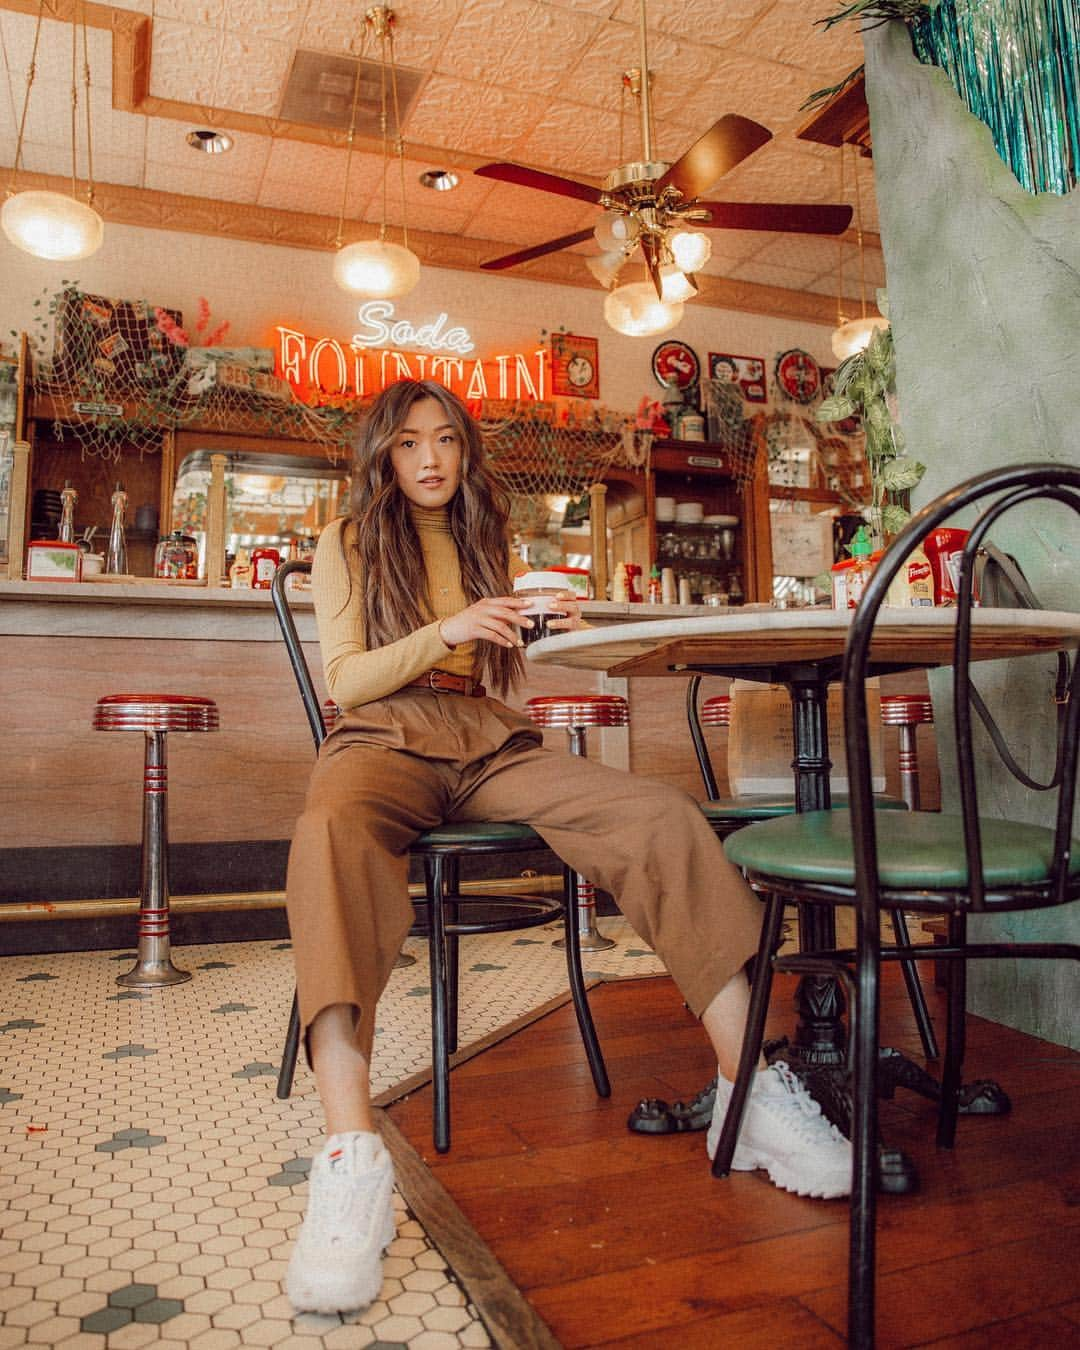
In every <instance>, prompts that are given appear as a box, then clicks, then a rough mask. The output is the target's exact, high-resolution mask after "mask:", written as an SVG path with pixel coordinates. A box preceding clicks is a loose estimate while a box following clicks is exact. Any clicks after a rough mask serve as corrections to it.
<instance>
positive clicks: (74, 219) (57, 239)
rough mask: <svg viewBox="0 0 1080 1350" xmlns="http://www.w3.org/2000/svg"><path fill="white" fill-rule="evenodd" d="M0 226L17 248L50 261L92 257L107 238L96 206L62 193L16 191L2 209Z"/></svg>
mask: <svg viewBox="0 0 1080 1350" xmlns="http://www.w3.org/2000/svg"><path fill="white" fill-rule="evenodd" d="M0 227H2V228H3V231H4V233H5V234H6V235H7V237H8V238H9V239H10V240H11V242H12V243H13V244H14V245H15V247H16V248H21V249H22V251H23V252H24V253H30V254H32V255H33V256H34V257H35V258H47V259H48V260H49V261H50V262H74V261H75V260H76V259H78V258H89V256H90V254H91V253H96V252H97V250H98V249H99V248H100V247H101V241H102V239H104V237H105V223H104V221H103V220H102V219H101V217H100V216H99V215H98V213H97V212H96V211H95V210H94V208H93V207H92V206H87V204H86V203H85V202H80V201H77V200H76V199H75V198H74V197H67V196H65V195H64V194H63V193H62V192H46V191H36V190H35V191H27V192H17V193H16V194H15V195H14V196H13V197H9V198H8V199H7V201H6V202H5V203H4V205H3V207H2V208H0Z"/></svg>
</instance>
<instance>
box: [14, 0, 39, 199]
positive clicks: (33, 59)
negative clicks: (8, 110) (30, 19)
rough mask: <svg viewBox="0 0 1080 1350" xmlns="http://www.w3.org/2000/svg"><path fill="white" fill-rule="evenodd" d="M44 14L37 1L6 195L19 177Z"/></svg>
mask: <svg viewBox="0 0 1080 1350" xmlns="http://www.w3.org/2000/svg"><path fill="white" fill-rule="evenodd" d="M44 14H45V0H38V12H37V22H36V24H35V25H34V46H33V49H32V50H31V52H30V65H29V68H28V69H27V72H26V93H25V94H24V95H23V105H22V115H21V116H20V117H19V137H18V140H17V141H16V142H15V161H14V163H13V164H12V166H11V179H10V180H9V183H8V195H9V196H13V195H14V193H15V180H16V179H17V178H18V175H19V164H20V162H21V161H22V149H23V135H24V133H25V131H26V114H27V111H28V110H29V108H30V89H31V87H32V86H33V83H34V79H35V77H36V75H37V54H38V42H39V41H40V39H41V20H42V18H43V17H44Z"/></svg>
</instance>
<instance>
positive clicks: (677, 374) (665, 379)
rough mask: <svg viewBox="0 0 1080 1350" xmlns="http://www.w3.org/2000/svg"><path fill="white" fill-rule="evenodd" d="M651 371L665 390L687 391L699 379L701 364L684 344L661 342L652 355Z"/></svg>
mask: <svg viewBox="0 0 1080 1350" xmlns="http://www.w3.org/2000/svg"><path fill="white" fill-rule="evenodd" d="M652 371H653V374H654V375H655V376H656V379H657V382H658V383H660V384H662V385H664V387H665V388H667V387H668V386H670V385H674V386H675V388H676V389H689V388H690V386H691V385H692V384H697V382H698V380H699V379H700V377H701V362H700V361H699V360H698V359H697V357H696V356H695V355H694V352H693V351H692V350H691V348H689V347H688V346H687V345H686V343H685V342H661V344H660V346H659V347H657V349H656V351H654V352H653V354H652Z"/></svg>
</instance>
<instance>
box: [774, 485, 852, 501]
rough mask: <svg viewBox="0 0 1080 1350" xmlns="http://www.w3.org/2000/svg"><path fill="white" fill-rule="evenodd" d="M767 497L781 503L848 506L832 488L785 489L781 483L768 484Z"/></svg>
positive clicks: (843, 498)
mask: <svg viewBox="0 0 1080 1350" xmlns="http://www.w3.org/2000/svg"><path fill="white" fill-rule="evenodd" d="M769 496H770V498H773V499H774V500H776V501H782V502H823V503H824V504H825V505H826V506H848V505H850V503H849V502H848V500H847V498H846V497H844V496H842V495H841V494H840V493H839V492H835V491H834V490H833V489H832V488H803V487H787V486H785V485H784V484H782V483H770V484H769Z"/></svg>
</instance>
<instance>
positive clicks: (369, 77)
mask: <svg viewBox="0 0 1080 1350" xmlns="http://www.w3.org/2000/svg"><path fill="white" fill-rule="evenodd" d="M358 72H359V79H360V95H359V99H358V100H357V105H356V133H357V135H358V136H378V135H379V134H380V132H381V128H380V126H379V108H380V104H381V90H382V83H381V81H382V74H381V68H380V66H379V63H378V61H358V60H357V59H356V58H355V57H350V56H330V55H328V54H327V53H326V52H308V51H303V50H299V51H297V53H296V56H295V57H294V58H293V65H292V70H291V71H290V73H289V81H288V84H286V86H285V97H284V99H283V100H282V104H281V116H282V117H283V118H285V119H286V120H287V121H290V122H307V123H309V124H312V125H314V126H320V127H340V128H341V129H342V130H345V131H347V130H348V127H349V115H350V113H351V111H352V99H353V87H354V84H355V81H356V79H357V73H358ZM386 79H387V88H386V109H387V118H388V123H389V131H390V135H391V136H393V135H395V134H396V130H397V129H396V128H395V126H394V100H393V93H392V88H391V85H390V72H389V70H388V71H387V75H386ZM423 79H424V76H423V73H422V72H421V71H418V70H409V69H407V68H405V67H403V66H398V68H397V88H398V103H399V104H400V107H401V119H402V121H403V122H404V121H405V119H406V118H407V117H408V115H409V109H410V107H411V106H412V103H413V100H414V99H415V98H416V95H417V92H418V90H419V88H420V85H421V83H422V81H423Z"/></svg>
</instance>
